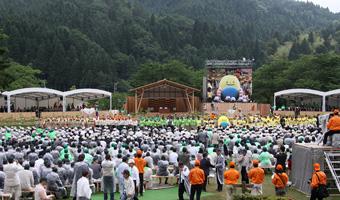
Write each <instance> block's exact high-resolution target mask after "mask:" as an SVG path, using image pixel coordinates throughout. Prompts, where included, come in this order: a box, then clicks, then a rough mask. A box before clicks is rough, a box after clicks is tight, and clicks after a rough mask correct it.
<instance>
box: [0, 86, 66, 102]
mask: <svg viewBox="0 0 340 200" xmlns="http://www.w3.org/2000/svg"><path fill="white" fill-rule="evenodd" d="M2 95H4V96H15V97H18V98H27V99H32V100H46V99H52V98H56V97H62V96H63V95H64V93H63V92H61V91H58V90H54V89H49V88H22V89H17V90H12V91H8V92H3V93H2Z"/></svg>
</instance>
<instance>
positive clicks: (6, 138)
mask: <svg viewBox="0 0 340 200" xmlns="http://www.w3.org/2000/svg"><path fill="white" fill-rule="evenodd" d="M11 139H12V133H11V131H10V130H7V131H6V133H5V140H6V141H9V140H11Z"/></svg>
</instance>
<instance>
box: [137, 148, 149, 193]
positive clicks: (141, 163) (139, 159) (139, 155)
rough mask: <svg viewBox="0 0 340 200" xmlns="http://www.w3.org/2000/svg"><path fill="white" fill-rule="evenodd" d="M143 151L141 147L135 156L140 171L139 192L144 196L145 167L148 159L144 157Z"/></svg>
mask: <svg viewBox="0 0 340 200" xmlns="http://www.w3.org/2000/svg"><path fill="white" fill-rule="evenodd" d="M142 155H143V152H142V151H141V150H140V149H139V150H138V151H137V157H135V158H134V161H135V165H136V167H137V169H138V173H139V182H140V185H139V186H140V187H139V194H140V196H143V187H144V167H145V166H146V161H145V160H144V158H142Z"/></svg>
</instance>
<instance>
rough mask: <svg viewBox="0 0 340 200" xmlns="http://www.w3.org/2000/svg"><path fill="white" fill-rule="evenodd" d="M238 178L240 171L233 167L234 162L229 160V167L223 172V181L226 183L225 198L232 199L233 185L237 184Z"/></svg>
mask: <svg viewBox="0 0 340 200" xmlns="http://www.w3.org/2000/svg"><path fill="white" fill-rule="evenodd" d="M239 178H240V172H238V171H237V170H236V169H235V163H234V162H233V161H231V162H230V163H229V169H228V170H227V171H225V172H224V183H225V185H226V191H227V200H232V199H233V194H234V193H235V188H234V185H235V184H237V181H238V179H239Z"/></svg>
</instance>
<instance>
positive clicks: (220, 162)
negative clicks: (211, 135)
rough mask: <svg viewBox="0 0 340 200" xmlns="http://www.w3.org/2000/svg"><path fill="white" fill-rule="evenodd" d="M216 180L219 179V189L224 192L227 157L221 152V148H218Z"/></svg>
mask: <svg viewBox="0 0 340 200" xmlns="http://www.w3.org/2000/svg"><path fill="white" fill-rule="evenodd" d="M216 153H217V157H216V165H215V168H216V181H217V191H218V192H222V190H223V174H224V170H225V159H224V157H223V155H222V153H221V149H217V150H216Z"/></svg>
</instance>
